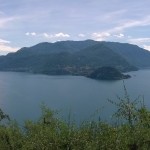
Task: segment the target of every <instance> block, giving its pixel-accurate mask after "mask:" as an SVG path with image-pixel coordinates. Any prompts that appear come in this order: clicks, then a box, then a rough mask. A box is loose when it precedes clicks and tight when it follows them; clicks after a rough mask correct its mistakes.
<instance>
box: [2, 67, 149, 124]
mask: <svg viewBox="0 0 150 150" xmlns="http://www.w3.org/2000/svg"><path fill="white" fill-rule="evenodd" d="M128 74H130V75H131V76H132V78H130V79H126V80H124V82H125V85H126V88H127V90H128V93H129V95H130V96H131V98H132V99H135V98H137V97H138V96H139V95H141V97H142V96H144V100H145V104H146V106H147V107H149V108H150V70H139V71H135V72H129V73H128ZM117 96H120V97H123V96H124V90H123V81H122V80H119V81H98V80H93V79H89V78H86V77H82V76H48V75H37V74H29V73H19V72H0V107H1V108H2V109H3V110H4V112H5V113H7V114H9V115H10V117H11V118H12V119H16V120H17V121H18V122H19V123H23V122H24V120H27V119H30V120H37V119H38V118H39V116H40V112H41V111H40V106H41V104H42V103H45V104H46V105H47V106H48V107H49V108H51V109H53V110H58V111H59V114H60V116H61V117H62V118H64V119H65V120H67V118H68V116H69V114H71V116H72V118H73V119H74V120H76V121H77V122H82V121H86V120H90V119H93V118H94V117H95V116H96V117H99V116H100V117H101V118H103V119H109V118H111V115H112V113H113V112H114V110H115V107H114V106H113V105H112V104H111V103H109V102H108V99H111V100H114V101H117V98H116V97H117Z"/></svg>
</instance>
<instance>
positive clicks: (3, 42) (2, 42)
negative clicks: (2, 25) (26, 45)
mask: <svg viewBox="0 0 150 150" xmlns="http://www.w3.org/2000/svg"><path fill="white" fill-rule="evenodd" d="M5 43H10V41H7V40H3V39H0V44H5Z"/></svg>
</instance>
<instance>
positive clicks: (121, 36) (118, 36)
mask: <svg viewBox="0 0 150 150" xmlns="http://www.w3.org/2000/svg"><path fill="white" fill-rule="evenodd" d="M114 37H117V38H123V37H124V34H122V33H120V34H117V35H114Z"/></svg>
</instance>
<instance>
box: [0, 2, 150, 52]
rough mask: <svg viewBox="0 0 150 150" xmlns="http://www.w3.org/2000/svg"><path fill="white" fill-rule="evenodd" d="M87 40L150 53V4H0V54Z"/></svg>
mask: <svg viewBox="0 0 150 150" xmlns="http://www.w3.org/2000/svg"><path fill="white" fill-rule="evenodd" d="M85 39H93V40H98V41H117V42H128V43H132V44H137V45H139V46H140V47H144V48H146V49H149V50H150V0H0V53H7V52H10V51H16V50H18V49H19V48H21V47H29V46H32V45H34V44H37V43H39V42H46V41H47V42H55V41H59V40H85Z"/></svg>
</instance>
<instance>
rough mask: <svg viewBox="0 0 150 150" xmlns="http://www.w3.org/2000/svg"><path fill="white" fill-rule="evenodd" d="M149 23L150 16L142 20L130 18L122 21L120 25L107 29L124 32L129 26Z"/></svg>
mask: <svg viewBox="0 0 150 150" xmlns="http://www.w3.org/2000/svg"><path fill="white" fill-rule="evenodd" d="M148 25H150V16H147V17H145V18H144V19H141V20H128V21H125V22H122V23H121V24H120V25H118V26H116V27H114V28H112V29H110V30H107V32H109V33H117V32H122V31H124V30H125V29H127V28H133V27H136V26H148Z"/></svg>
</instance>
